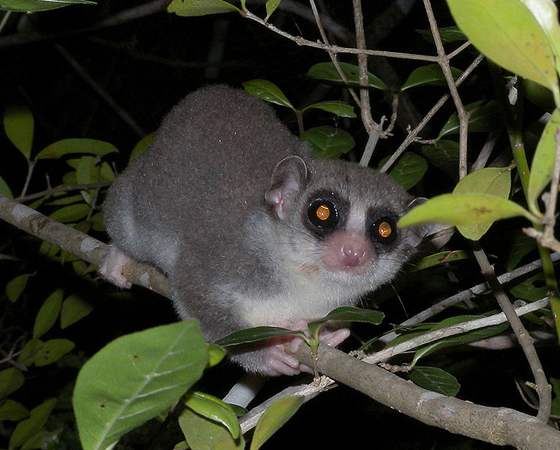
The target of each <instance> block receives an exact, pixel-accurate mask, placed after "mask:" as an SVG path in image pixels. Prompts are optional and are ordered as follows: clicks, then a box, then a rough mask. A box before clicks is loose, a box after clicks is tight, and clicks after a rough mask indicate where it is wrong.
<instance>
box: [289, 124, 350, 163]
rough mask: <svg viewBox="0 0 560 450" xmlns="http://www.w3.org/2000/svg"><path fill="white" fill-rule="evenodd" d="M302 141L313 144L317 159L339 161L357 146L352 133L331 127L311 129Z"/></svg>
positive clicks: (303, 136)
mask: <svg viewBox="0 0 560 450" xmlns="http://www.w3.org/2000/svg"><path fill="white" fill-rule="evenodd" d="M300 139H301V140H302V141H307V142H309V143H311V145H312V146H313V148H314V149H315V153H314V154H315V157H316V158H331V159H338V158H339V157H340V156H342V155H344V154H345V153H348V152H349V151H350V150H352V149H353V148H354V146H355V145H356V142H355V141H354V138H353V137H352V135H351V134H350V133H348V132H346V131H344V130H341V129H340V128H334V127H330V126H322V127H315V128H310V129H309V130H306V131H304V132H303V133H302V134H301V136H300Z"/></svg>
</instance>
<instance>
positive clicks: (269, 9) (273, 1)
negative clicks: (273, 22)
mask: <svg viewBox="0 0 560 450" xmlns="http://www.w3.org/2000/svg"><path fill="white" fill-rule="evenodd" d="M281 1H282V0H268V1H267V2H266V17H265V18H264V20H265V21H267V22H268V19H270V16H272V13H273V12H274V11H276V8H278V5H279V4H280V2H281Z"/></svg>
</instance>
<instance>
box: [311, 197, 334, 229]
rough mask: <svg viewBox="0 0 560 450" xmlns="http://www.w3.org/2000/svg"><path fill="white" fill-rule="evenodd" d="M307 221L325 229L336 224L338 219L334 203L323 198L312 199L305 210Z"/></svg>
mask: <svg viewBox="0 0 560 450" xmlns="http://www.w3.org/2000/svg"><path fill="white" fill-rule="evenodd" d="M307 217H309V221H310V222H311V223H312V224H313V225H315V226H316V227H317V228H321V229H325V228H332V227H334V226H336V224H337V223H338V221H339V217H338V209H337V207H336V205H335V204H334V203H333V202H332V201H330V200H325V199H317V200H314V201H313V202H312V203H311V205H309V209H308V210H307Z"/></svg>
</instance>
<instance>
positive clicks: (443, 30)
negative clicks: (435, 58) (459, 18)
mask: <svg viewBox="0 0 560 450" xmlns="http://www.w3.org/2000/svg"><path fill="white" fill-rule="evenodd" d="M416 31H417V32H418V34H420V36H422V37H423V38H424V39H425V40H426V41H428V42H434V37H433V36H432V32H431V31H430V30H416ZM438 31H439V35H440V37H441V40H442V41H443V42H464V41H466V40H467V36H465V33H463V32H462V31H461V30H460V29H459V28H458V27H456V26H453V27H440V28H439V29H438Z"/></svg>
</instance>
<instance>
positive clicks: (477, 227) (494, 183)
mask: <svg viewBox="0 0 560 450" xmlns="http://www.w3.org/2000/svg"><path fill="white" fill-rule="evenodd" d="M510 190H511V169H510V168H508V167H505V168H497V167H487V168H484V169H480V170H477V171H475V172H472V173H470V174H468V175H467V176H466V177H465V178H463V179H462V180H460V181H459V183H457V185H456V186H455V189H453V193H454V194H470V193H484V194H491V195H495V196H497V197H500V198H503V199H507V198H508V197H509V193H510ZM491 226H492V222H484V223H475V224H470V225H457V229H458V230H459V232H460V233H461V234H462V235H463V236H464V237H466V238H467V239H471V240H473V241H477V240H479V239H480V238H481V237H482V236H484V234H485V233H486V232H487V231H488V229H489V228H490V227H491Z"/></svg>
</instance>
